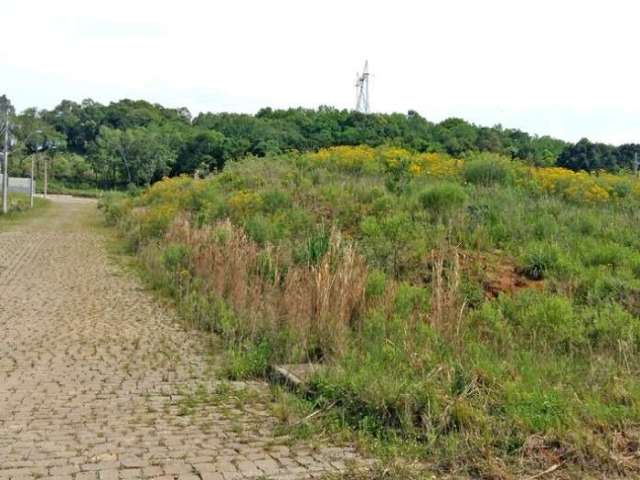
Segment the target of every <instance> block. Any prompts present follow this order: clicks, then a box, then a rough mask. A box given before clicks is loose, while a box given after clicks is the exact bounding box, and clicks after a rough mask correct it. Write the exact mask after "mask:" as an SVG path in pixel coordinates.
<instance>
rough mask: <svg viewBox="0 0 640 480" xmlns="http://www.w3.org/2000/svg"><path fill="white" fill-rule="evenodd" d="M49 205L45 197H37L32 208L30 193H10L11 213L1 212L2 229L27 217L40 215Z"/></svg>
mask: <svg viewBox="0 0 640 480" xmlns="http://www.w3.org/2000/svg"><path fill="white" fill-rule="evenodd" d="M48 205H49V203H48V201H47V200H45V199H44V198H39V197H36V198H34V202H33V207H34V208H33V209H31V208H30V201H29V195H24V194H20V193H10V194H9V213H7V214H6V215H3V214H2V213H0V230H3V229H4V228H6V227H8V226H9V225H12V224H14V223H16V222H19V221H22V220H24V219H25V218H26V217H29V216H33V215H39V214H41V213H42V212H43V210H44V209H45V208H46V207H47V206H48Z"/></svg>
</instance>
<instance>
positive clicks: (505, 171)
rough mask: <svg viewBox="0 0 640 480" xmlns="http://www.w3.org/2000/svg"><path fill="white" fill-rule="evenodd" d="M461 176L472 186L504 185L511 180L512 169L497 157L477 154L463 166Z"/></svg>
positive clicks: (509, 164) (503, 159) (507, 161)
mask: <svg viewBox="0 0 640 480" xmlns="http://www.w3.org/2000/svg"><path fill="white" fill-rule="evenodd" d="M462 176H463V178H464V179H465V180H466V181H467V182H469V183H472V184H474V185H482V186H485V187H488V186H491V185H496V184H498V185H506V184H508V183H510V182H511V181H512V180H513V167H512V166H511V162H510V161H509V160H507V159H505V158H504V157H501V156H499V155H493V154H479V155H476V156H475V157H473V158H472V159H471V160H470V161H468V162H466V163H465V164H464V167H463V169H462Z"/></svg>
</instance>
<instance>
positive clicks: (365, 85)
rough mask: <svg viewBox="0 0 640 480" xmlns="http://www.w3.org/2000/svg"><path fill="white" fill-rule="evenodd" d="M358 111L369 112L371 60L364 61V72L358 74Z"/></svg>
mask: <svg viewBox="0 0 640 480" xmlns="http://www.w3.org/2000/svg"><path fill="white" fill-rule="evenodd" d="M356 90H357V100H356V111H358V112H362V113H369V61H368V60H367V61H365V62H364V69H363V70H362V74H359V73H358V74H357V79H356Z"/></svg>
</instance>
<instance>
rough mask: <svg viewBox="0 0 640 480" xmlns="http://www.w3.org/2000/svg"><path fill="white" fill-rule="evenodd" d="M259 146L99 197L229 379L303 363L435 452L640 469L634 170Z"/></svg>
mask: <svg viewBox="0 0 640 480" xmlns="http://www.w3.org/2000/svg"><path fill="white" fill-rule="evenodd" d="M293 113H296V112H293ZM298 113H299V114H300V115H303V114H304V113H305V112H298ZM325 113H326V112H325ZM333 113H334V114H336V115H337V114H338V113H339V112H333ZM327 114H328V113H327ZM263 115H264V116H266V117H267V118H272V119H277V115H276V114H275V113H272V112H268V113H264V114H263ZM260 117H261V115H259V116H258V117H256V118H260ZM206 118H215V117H207V116H205V117H203V118H202V119H201V121H203V122H204V121H205V119H206ZM219 118H221V117H219ZM238 118H246V119H248V118H250V117H238ZM386 118H393V117H384V116H381V117H375V116H373V117H370V119H366V118H363V121H372V122H373V121H377V120H374V119H386ZM403 118H404V120H403V121H406V122H410V121H411V117H410V116H409V117H404V116H403ZM211 121H212V122H214V121H213V120H211ZM251 121H253V120H251ZM196 123H197V122H196ZM214 123H215V122H214ZM224 135H225V137H226V135H227V133H225V134H224ZM253 153H255V152H253ZM265 153H266V154H267V157H266V158H256V157H251V156H250V157H247V158H245V159H244V160H241V161H237V162H227V164H226V165H225V167H224V170H222V172H220V173H218V174H216V175H212V176H209V177H208V178H206V179H194V178H191V177H187V176H180V177H176V178H172V179H164V180H162V181H160V182H158V183H155V184H154V185H153V186H151V187H150V188H149V189H147V190H146V191H144V193H142V194H140V195H137V196H128V195H124V194H119V195H112V196H110V197H108V198H105V200H104V201H103V204H102V208H103V210H104V213H105V215H106V217H107V219H108V220H109V221H110V222H111V223H112V224H115V225H117V226H118V227H119V229H120V231H121V232H122V234H123V236H124V237H125V238H126V239H127V240H128V243H129V245H130V247H131V248H132V250H134V251H135V252H136V253H137V254H138V255H139V257H140V259H141V260H142V261H143V263H144V265H145V267H146V272H147V276H148V277H149V279H150V280H151V281H152V282H153V283H154V284H155V285H156V286H157V287H158V288H161V289H163V290H164V291H166V292H168V293H169V294H171V295H173V296H174V297H175V299H176V301H177V303H178V306H179V308H180V310H181V311H182V313H183V314H184V315H185V316H186V317H187V318H189V319H191V320H192V321H193V322H194V323H195V324H197V325H200V326H201V327H202V328H204V329H209V330H211V331H215V332H217V333H218V334H220V335H221V336H222V338H223V339H224V340H225V344H226V345H227V347H228V362H227V363H228V372H227V373H228V375H229V376H230V377H232V378H246V377H252V376H261V375H264V374H265V372H266V370H267V367H268V365H270V364H272V363H289V362H306V361H311V362H319V363H321V364H322V365H324V368H323V369H322V370H321V371H320V372H319V373H317V374H316V375H315V376H314V378H313V380H312V387H313V389H312V390H313V392H314V393H313V398H312V399H311V400H312V401H313V402H315V404H316V405H317V406H318V407H319V408H322V407H327V406H329V405H331V406H332V408H333V410H334V411H336V412H338V413H337V414H336V416H335V421H336V422H339V423H340V424H342V425H346V426H348V427H349V428H353V429H354V430H356V431H358V432H363V433H364V434H366V435H368V436H371V437H374V438H377V439H380V440H381V441H382V442H383V443H386V444H389V445H401V448H400V450H394V455H399V454H400V453H398V452H400V451H401V452H402V455H405V456H408V457H411V456H415V457H417V458H419V459H420V460H422V461H424V462H427V463H429V464H430V465H431V468H432V469H437V470H439V471H442V472H449V473H453V474H462V473H464V474H468V475H471V476H474V477H485V478H511V477H512V476H519V475H522V474H523V472H532V471H543V470H545V469H547V468H549V467H550V466H559V468H560V469H562V471H563V472H566V474H567V475H571V476H576V477H584V476H588V475H594V476H602V475H605V476H615V475H622V474H631V475H637V474H638V472H640V465H639V463H638V460H637V456H636V455H635V452H637V446H638V442H639V441H640V438H639V435H638V425H639V422H640V403H639V400H640V377H639V376H638V373H639V372H638V365H640V363H639V360H640V319H639V317H638V315H639V314H640V250H639V249H640V237H639V236H638V235H637V225H638V206H639V205H640V203H639V202H640V182H639V181H638V179H637V178H636V177H635V176H632V175H627V174H616V175H614V174H608V173H602V172H600V173H598V174H589V173H587V172H575V171H572V170H568V169H564V168H560V167H553V166H552V167H535V166H530V165H527V164H525V163H523V162H519V161H514V160H512V159H511V158H509V157H505V156H501V155H498V154H494V153H478V152H475V153H468V154H466V155H465V158H464V159H458V158H455V157H453V156H450V155H448V154H446V153H437V152H427V153H412V152H411V151H409V150H405V149H402V148H399V147H377V148H372V147H370V146H366V145H362V146H340V147H332V148H327V149H320V150H319V151H317V152H308V153H283V154H275V155H272V154H269V153H268V152H265ZM534 163H535V162H534Z"/></svg>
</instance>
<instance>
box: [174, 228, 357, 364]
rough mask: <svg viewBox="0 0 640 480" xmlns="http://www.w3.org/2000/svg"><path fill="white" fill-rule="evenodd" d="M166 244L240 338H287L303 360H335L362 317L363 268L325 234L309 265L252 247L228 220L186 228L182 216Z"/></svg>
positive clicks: (350, 250)
mask: <svg viewBox="0 0 640 480" xmlns="http://www.w3.org/2000/svg"><path fill="white" fill-rule="evenodd" d="M166 241H167V242H168V243H169V244H181V245H185V246H186V247H187V248H188V251H189V252H190V258H189V269H190V270H191V274H192V276H193V277H195V278H198V279H199V284H200V285H199V287H198V288H201V289H202V290H203V292H202V293H204V294H207V295H212V294H213V296H215V297H219V298H221V299H224V300H225V301H226V303H227V304H228V305H229V306H230V307H231V308H232V309H233V311H234V313H235V314H236V315H237V316H238V318H240V319H241V322H242V328H243V330H244V331H245V332H246V334H247V335H250V336H257V335H261V334H264V333H265V332H274V333H278V332H288V334H290V335H291V336H292V337H293V338H292V339H293V340H294V341H295V342H296V345H297V347H298V348H300V349H301V350H302V351H305V352H307V353H308V354H309V355H310V356H311V357H316V358H318V357H324V356H327V355H329V356H330V355H334V354H339V353H340V352H341V351H342V350H343V349H344V347H345V344H346V340H347V336H348V333H349V331H350V330H352V329H354V328H357V327H358V324H359V322H360V319H361V314H362V313H363V311H364V307H365V305H364V300H365V297H364V291H365V284H366V279H367V266H366V264H365V261H364V259H363V258H362V257H361V256H360V255H359V254H358V253H357V252H356V251H355V249H354V247H353V245H352V244H351V243H350V242H347V241H345V240H344V239H343V238H342V237H341V235H340V234H339V232H337V231H333V232H332V233H331V236H330V240H329V247H328V250H327V251H326V253H325V254H324V255H323V256H322V257H321V258H320V260H319V261H318V263H317V264H315V265H300V264H295V263H294V262H292V261H291V259H290V258H289V254H288V253H287V252H286V251H285V250H284V249H278V248H276V247H273V246H266V247H260V246H258V245H257V244H256V243H255V242H253V241H251V240H250V239H249V238H247V235H246V234H245V233H244V231H243V230H242V229H241V228H238V227H236V226H234V225H233V224H232V223H231V222H230V221H229V220H224V221H220V222H218V223H216V224H214V225H211V226H204V227H194V226H193V225H192V223H191V222H190V221H189V219H188V218H186V217H180V218H178V219H177V220H176V221H174V223H173V224H172V225H171V227H170V229H169V231H168V233H167V236H166Z"/></svg>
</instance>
